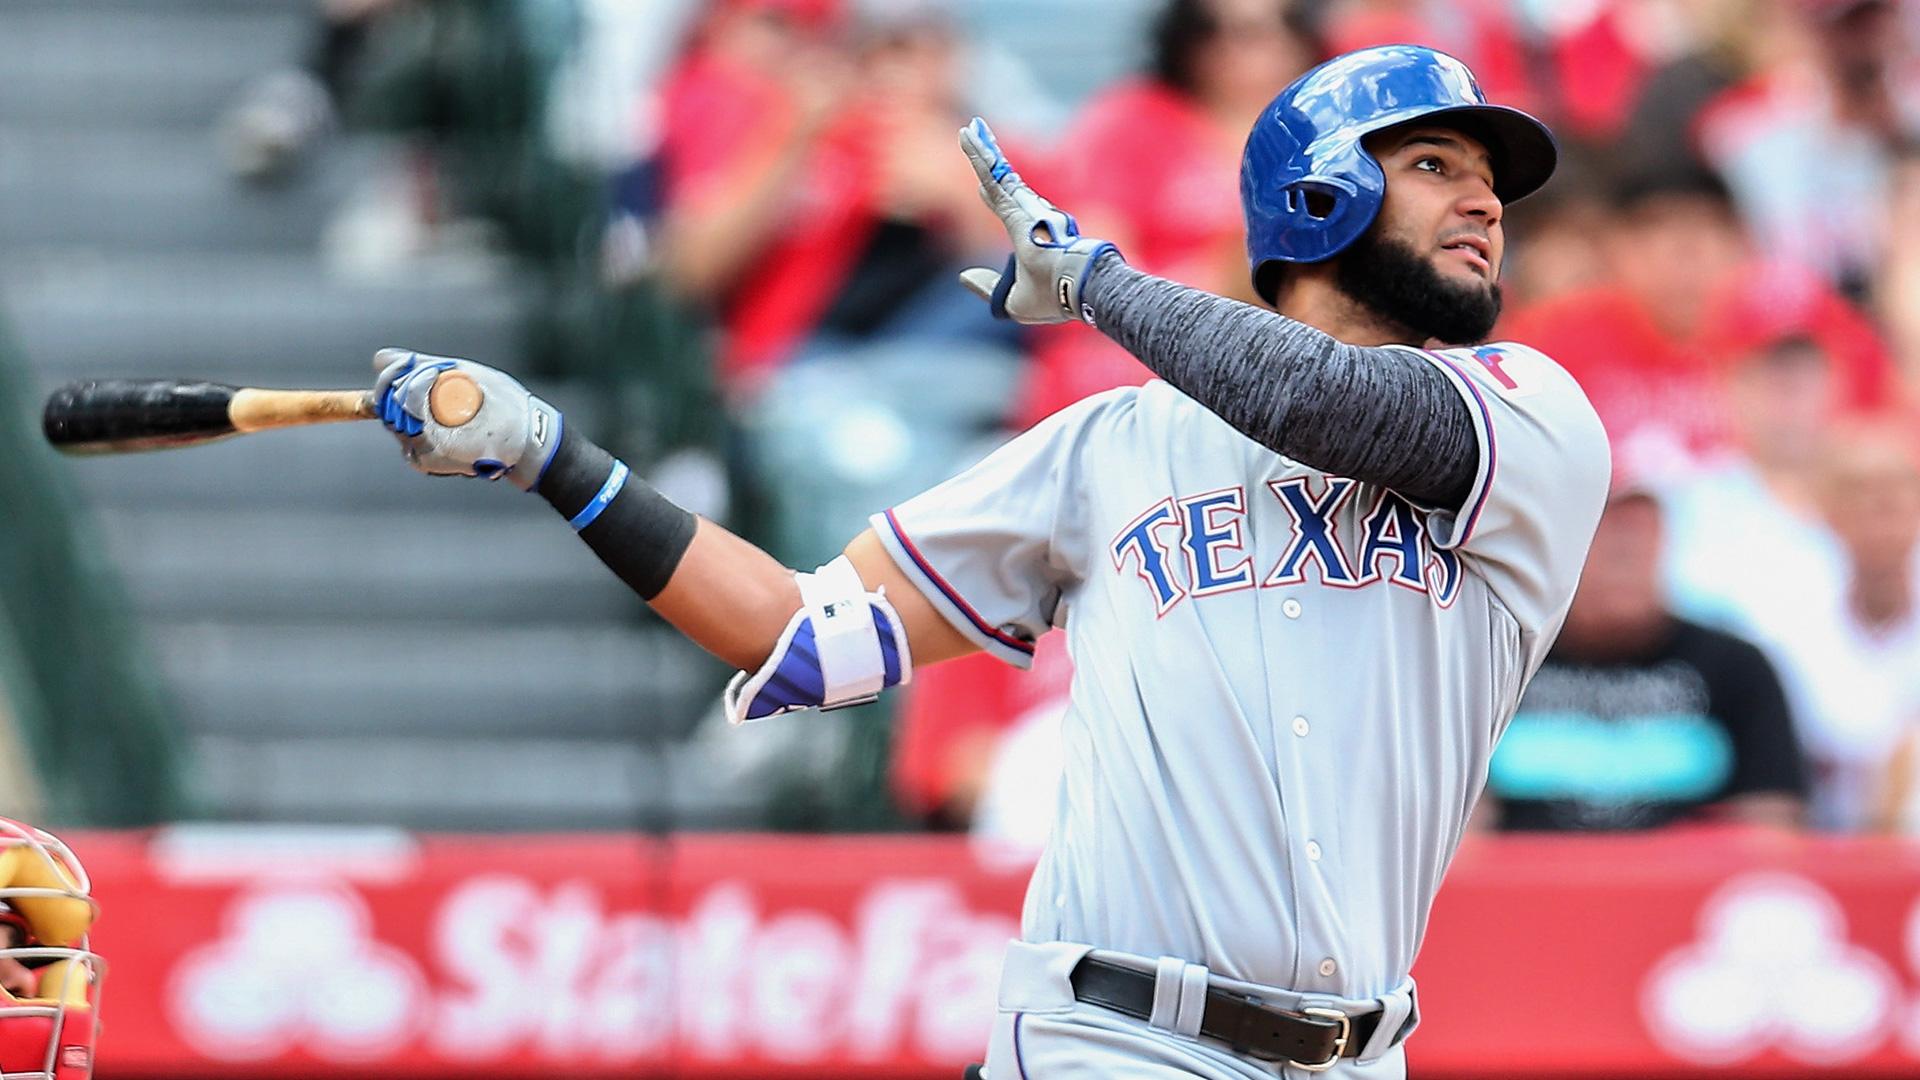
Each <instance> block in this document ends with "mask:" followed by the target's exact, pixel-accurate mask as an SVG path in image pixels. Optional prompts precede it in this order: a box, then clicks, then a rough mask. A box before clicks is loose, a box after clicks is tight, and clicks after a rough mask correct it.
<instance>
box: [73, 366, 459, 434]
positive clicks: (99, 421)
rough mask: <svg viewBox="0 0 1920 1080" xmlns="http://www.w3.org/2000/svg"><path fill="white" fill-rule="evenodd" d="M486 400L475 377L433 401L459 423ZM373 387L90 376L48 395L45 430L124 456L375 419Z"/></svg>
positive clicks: (436, 390) (442, 382) (430, 401)
mask: <svg viewBox="0 0 1920 1080" xmlns="http://www.w3.org/2000/svg"><path fill="white" fill-rule="evenodd" d="M483 400H484V397H483V395H482V394H481V391H480V386H479V384H478V383H475V382H474V381H473V379H472V378H470V377H469V376H466V375H463V374H461V373H460V372H457V371H452V372H445V373H443V374H441V375H440V376H439V377H438V378H436V379H435V380H434V383H433V389H432V390H430V391H428V393H427V405H428V408H429V409H430V410H431V411H432V413H433V419H434V420H435V422H437V423H440V424H443V425H445V426H447V427H459V426H460V425H461V424H464V423H466V422H467V421H469V420H471V419H473V417H474V415H475V414H476V413H478V412H479V411H480V404H481V402H482V401H483ZM377 415H378V414H377V413H376V411H375V408H374V401H373V394H372V393H371V392H370V391H366V390H266V389H261V388H259V387H252V386H227V385H225V384H224V383H213V382H197V381H193V380H188V379H84V380H81V381H78V382H70V383H67V384H66V385H65V386H62V387H60V388H59V389H58V390H55V391H54V392H53V393H52V394H50V395H49V396H48V397H47V407H46V409H45V411H44V412H43V413H42V414H41V430H42V431H44V432H45V433H46V436H47V441H48V442H50V443H52V444H53V445H54V446H55V447H56V448H58V449H59V450H61V451H62V452H64V453H68V454H123V453H128V452H131V451H136V450H165V449H170V448H172V447H177V446H198V445H200V444H201V443H209V442H214V441H216V440H219V439H225V438H230V437H232V436H234V435H245V434H248V433H250V432H255V431H268V430H271V429H273V428H283V427H298V426H300V425H303V424H331V423H336V422H338V421H341V420H371V419H374V418H375V417H376V416H377Z"/></svg>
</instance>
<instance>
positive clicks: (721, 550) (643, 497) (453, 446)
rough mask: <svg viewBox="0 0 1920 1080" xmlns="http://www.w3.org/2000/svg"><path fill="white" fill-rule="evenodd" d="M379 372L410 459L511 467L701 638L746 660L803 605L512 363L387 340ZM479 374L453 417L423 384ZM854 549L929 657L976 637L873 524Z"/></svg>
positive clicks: (789, 573)
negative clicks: (527, 381) (467, 417)
mask: <svg viewBox="0 0 1920 1080" xmlns="http://www.w3.org/2000/svg"><path fill="white" fill-rule="evenodd" d="M375 364H376V366H377V367H379V369H380V376H379V378H378V380H377V381H376V382H375V384H374V393H375V397H376V398H377V400H378V402H379V405H380V411H381V420H382V422H383V423H385V424H386V426H387V427H388V429H389V430H391V431H393V433H394V435H395V436H396V437H397V438H398V439H399V440H400V445H401V448H402V450H403V452H404V453H405V455H406V457H407V460H408V461H409V462H410V463H411V464H412V465H413V466H414V468H416V469H419V470H420V471H421V472H425V473H429V474H432V475H436V476H484V477H489V478H491V479H496V480H497V479H503V478H504V479H506V480H508V481H510V482H511V483H513V484H515V485H516V486H518V487H520V488H521V489H523V490H527V491H533V492H537V493H538V494H539V495H540V496H541V497H542V498H544V499H546V500H547V502H548V503H550V504H552V506H553V507H554V509H555V510H557V511H559V512H560V514H561V516H562V517H564V518H566V519H567V521H568V522H569V523H570V524H571V525H572V526H573V527H574V530H575V531H576V532H578V533H579V535H580V539H581V540H583V541H584V542H585V543H586V544H587V546H588V547H590V548H592V549H593V552H594V554H596V555H598V556H599V557H600V561H601V562H603V563H605V564H606V565H607V567H608V568H609V569H611V570H612V571H613V572H614V573H615V574H617V575H618V576H619V577H620V580H622V581H624V582H625V583H626V584H627V586H628V587H629V588H631V589H633V591H634V592H636V593H638V594H639V595H640V597H641V598H642V599H644V600H646V601H647V603H649V604H651V605H652V606H653V608H654V610H655V611H657V612H659V613H660V615H661V616H662V617H664V618H665V619H666V620H667V621H668V622H670V623H672V624H673V625H674V627H676V628H677V629H679V630H680V632H681V633H684V634H686V635H687V637H688V638H690V639H691V640H693V641H694V642H695V643H696V644H698V645H700V646H701V647H703V648H705V649H706V650H707V651H708V652H711V653H713V654H714V655H715V656H718V657H719V658H720V659H722V660H724V661H726V662H727V663H729V664H731V665H733V666H734V667H736V668H739V669H741V670H742V671H755V670H757V669H760V668H762V667H763V665H765V664H766V663H767V662H768V660H769V657H770V656H771V655H772V654H773V652H774V651H775V649H776V648H777V647H778V646H780V644H781V643H782V639H783V637H788V636H790V635H788V633H787V632H788V630H789V629H790V628H793V627H794V623H795V616H796V613H797V612H800V611H801V610H802V608H803V597H802V595H801V581H802V577H801V576H799V575H796V574H795V573H794V571H793V570H791V569H789V568H787V567H785V566H783V565H781V564H780V562H779V561H778V560H776V559H774V558H773V556H771V555H768V554H767V553H766V552H764V551H762V550H760V549H759V548H758V547H755V546H754V545H752V544H750V543H748V542H747V541H745V540H743V539H741V538H740V537H738V536H735V535H734V534H733V533H730V532H728V531H727V530H726V529H724V528H722V527H720V526H719V525H716V524H714V523H713V522H711V521H707V520H704V519H702V518H698V517H696V516H695V515H693V514H691V513H688V512H687V511H686V510H683V509H681V508H680V507H678V506H675V505H674V504H673V503H672V502H671V501H670V500H668V499H667V498H666V497H665V496H663V495H661V494H660V493H659V492H658V491H655V490H654V489H653V487H652V486H651V485H649V484H647V483H646V481H644V480H642V479H640V478H639V477H637V476H634V475H632V473H631V472H630V471H629V470H628V469H627V467H626V465H625V464H624V463H622V462H620V461H619V460H618V459H616V458H615V457H614V456H613V455H612V454H609V453H608V452H607V451H606V450H604V449H602V448H601V447H599V446H597V445H595V444H594V443H593V441H592V440H590V439H588V438H586V436H584V435H582V434H580V433H578V432H574V431H569V430H567V428H566V423H565V419H564V417H562V416H561V415H560V412H559V411H558V410H557V409H555V408H554V407H553V406H552V405H549V404H548V403H547V402H545V401H543V400H541V399H540V398H538V397H535V396H534V395H533V394H531V393H529V392H528V391H527V389H526V387H524V386H522V385H521V384H520V383H519V382H518V381H517V380H515V379H514V378H513V377H512V376H510V375H507V374H506V373H504V372H501V371H497V370H495V369H493V368H490V367H487V366H485V365H483V364H476V363H474V362H472V361H470V360H456V359H453V358H450V357H440V356H428V355H425V354H421V353H414V352H410V351H408V350H405V349H382V350H381V351H380V353H379V354H378V355H377V356H376V357H375ZM455 370H457V371H459V372H461V373H462V374H464V375H467V376H468V377H470V378H472V379H473V380H474V381H475V382H476V383H477V384H479V386H480V389H481V393H482V395H483V403H482V405H481V408H480V412H479V414H478V415H476V416H475V417H474V418H473V419H472V420H471V421H469V422H468V423H466V424H464V425H462V426H460V427H457V428H450V427H445V426H443V425H440V424H438V423H436V422H435V421H434V419H433V415H432V411H431V410H430V409H428V408H427V395H428V393H429V392H430V391H431V390H432V388H433V383H434V381H435V380H436V379H437V378H438V377H439V376H440V374H441V373H443V372H447V371H455ZM846 557H847V559H848V561H849V562H850V564H851V566H852V568H853V571H854V572H855V573H856V574H857V575H858V579H859V584H861V585H863V586H864V588H865V590H866V591H867V592H870V593H873V594H876V595H880V596H884V597H885V598H886V599H887V600H888V610H889V611H890V612H892V613H894V614H895V615H896V616H897V618H898V622H899V628H900V630H901V633H902V635H903V636H904V638H905V641H906V643H907V646H908V648H909V649H910V660H911V662H912V663H914V664H919V665H925V664H929V663H934V662H936V661H939V660H945V659H951V658H952V657H955V656H959V655H962V654H964V653H968V652H972V651H974V650H975V648H976V646H975V645H973V644H972V643H971V642H970V641H968V640H967V639H966V638H965V637H964V636H962V635H961V634H960V633H959V632H958V631H956V630H955V629H954V628H953V627H952V625H950V624H949V623H948V622H947V621H946V620H945V619H944V618H942V617H941V616H940V614H939V613H938V612H937V611H935V610H934V609H933V607H932V606H931V605H930V604H929V603H928V602H927V601H926V599H925V598H924V597H922V596H921V595H920V593H919V591H918V590H917V589H916V588H915V587H914V586H913V584H912V583H911V582H909V581H908V580H907V579H906V577H905V575H904V574H903V573H902V572H901V571H900V569H899V567H898V566H896V565H895V564H894V562H893V560H892V558H891V557H889V556H888V555H887V553H886V550H885V549H884V548H883V547H882V546H881V544H880V541H879V540H878V539H877V538H876V537H875V536H874V535H873V534H872V532H871V530H869V531H868V532H866V533H863V534H862V535H861V536H859V537H857V538H856V539H855V540H854V542H853V543H852V544H850V545H849V546H848V548H847V552H846Z"/></svg>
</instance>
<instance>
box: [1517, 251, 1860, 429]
mask: <svg viewBox="0 0 1920 1080" xmlns="http://www.w3.org/2000/svg"><path fill="white" fill-rule="evenodd" d="M1709 311H1710V314H1709V315H1708V316H1707V317H1706V318H1705V319H1704V320H1703V321H1702V325H1701V327H1700V329H1699V330H1698V331H1697V332H1696V333H1694V334H1692V335H1688V336H1684V337H1676V336H1674V335H1671V334H1667V333H1664V332H1662V331H1661V329H1660V328H1659V327H1658V326H1657V325H1656V324H1655V323H1654V320H1653V318H1652V317H1651V316H1650V315H1648V313H1647V311H1646V309H1645V308H1644V307H1643V306H1642V305H1641V304H1640V303H1639V302H1638V301H1637V300H1635V299H1634V297H1633V296H1632V295H1631V294H1630V293H1628V292H1627V291H1626V290H1625V289H1622V288H1620V287H1618V286H1599V287H1596V288H1593V289H1586V290H1581V291H1578V292H1574V293H1568V294H1566V295H1563V296H1559V297H1556V298H1554V299H1552V300H1549V301H1546V302H1545V303H1542V304H1539V305H1537V306H1535V307H1533V308H1529V309H1523V310H1521V311H1518V312H1515V313H1514V314H1513V315H1512V316H1511V317H1509V318H1508V319H1507V320H1506V321H1505V322H1504V323H1503V324H1502V325H1501V328H1500V331H1499V333H1498V334H1497V336H1498V337H1500V338H1505V339H1510V340H1513V341H1517V342H1521V343H1522V344H1525V345H1530V346H1532V347H1534V348H1536V349H1539V350H1540V351H1542V352H1544V353H1546V354H1547V355H1548V356H1551V357H1553V358H1554V359H1555V360H1557V361H1559V363H1560V365H1561V366H1562V367H1564V368H1566V370H1567V372H1568V373H1569V374H1571V375H1572V376H1573V377H1574V379H1575V380H1577V381H1578V382H1579V383H1580V386H1581V388H1582V389H1584V390H1585V391H1586V393H1587V397H1588V398H1589V399H1590V400H1591V401H1592V402H1593V407H1594V410H1595V411H1596V412H1598V413H1599V414H1600V419H1601V420H1602V421H1603V422H1604V423H1605V424H1606V426H1607V431H1608V433H1609V434H1610V435H1611V436H1612V438H1613V440H1614V442H1615V445H1616V447H1617V448H1619V449H1620V450H1622V451H1623V452H1632V453H1641V454H1653V453H1660V452H1676V453H1681V454H1684V455H1685V456H1686V457H1690V458H1695V459H1697V458H1699V457H1701V456H1703V455H1705V454H1707V453H1710V452H1712V451H1713V450H1716V449H1718V448H1720V447H1721V445H1722V444H1723V443H1724V442H1725V440H1726V438H1727V435H1728V431H1727V424H1726V416H1725V402H1724V399H1723V393H1722V378H1723V376H1724V374H1725V371H1726V369H1727V367H1728V365H1729V364H1731V363H1733V362H1736V361H1738V360H1740V359H1742V358H1744V357H1745V356H1747V355H1749V354H1750V353H1751V352H1753V351H1754V350H1756V349H1758V348H1762V347H1764V346H1766V345H1768V344H1770V343H1772V342H1775V341H1780V340H1783V339H1785V338H1787V337H1791V336H1804V337H1807V338H1809V339H1810V340H1812V341H1813V342H1814V343H1815V344H1816V345H1818V346H1819V347H1820V348H1821V350H1822V351H1824V352H1825V353H1826V354H1827V355H1828V357H1830V358H1831V359H1832V361H1833V363H1834V366H1835V372H1836V374H1837V375H1838V377H1839V383H1840V387H1841V394H1842V399H1843V404H1844V405H1845V406H1847V407H1849V408H1852V409H1868V408H1873V407H1875V406H1878V405H1881V404H1883V403H1884V402H1885V401H1886V399H1887V395H1888V394H1889V392H1890V389H1891V361H1890V358H1889V356H1888V354H1887V351H1886V347H1885V345H1884V343H1883V342H1882V341H1881V340H1880V337H1879V334H1878V332H1877V331H1876V330H1875V329H1874V327H1873V324H1872V323H1871V322H1870V321H1869V320H1868V319H1867V318H1866V316H1864V315H1863V314H1861V313H1860V312H1859V311H1858V310H1856V309H1855V308H1854V307H1853V306H1852V305H1851V304H1849V303H1847V301H1846V300H1845V299H1843V298H1842V297H1840V296H1839V294H1837V293H1835V292H1834V291H1833V290H1832V289H1830V288H1828V287H1827V286H1826V285H1824V284H1822V283H1820V282H1819V281H1817V280H1815V279H1813V278H1812V277H1811V276H1810V275H1807V274H1805V273H1801V272H1793V271H1784V270H1781V269H1778V268H1775V269H1772V270H1761V269H1758V268H1755V269H1752V270H1749V271H1747V272H1743V273H1741V274H1740V275H1737V279H1736V280H1735V281H1734V282H1733V283H1732V284H1730V285H1729V286H1728V287H1726V288H1724V289H1722V290H1721V291H1720V294H1719V295H1718V296H1717V298H1716V299H1715V300H1714V301H1713V302H1712V303H1711V304H1710V305H1709Z"/></svg>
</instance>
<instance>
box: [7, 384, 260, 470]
mask: <svg viewBox="0 0 1920 1080" xmlns="http://www.w3.org/2000/svg"><path fill="white" fill-rule="evenodd" d="M234 390H235V388H234V387H231V386H226V385H223V384H221V383H211V382H191V381H186V380H182V379H87V380H83V381H80V382H70V383H67V384H66V385H65V386H62V387H60V388H59V389H58V390H55V391H54V392H53V393H52V394H51V395H49V396H48V398H47V407H46V410H45V412H44V413H43V414H42V415H41V429H42V430H43V431H44V432H46V436H47V441H48V442H50V443H52V444H53V445H54V446H56V447H58V448H59V449H60V450H62V451H65V452H66V453H69V454H86V453H106V452H115V453H118V452H123V451H127V450H160V449H164V448H166V447H170V446H180V445H184V444H186V443H194V442H205V441H207V440H208V439H214V438H219V437H220V436H222V435H231V434H233V422H232V421H231V420H230V419H229V418H228V416H227V406H228V404H229V403H230V402H231V401H232V400H233V395H234Z"/></svg>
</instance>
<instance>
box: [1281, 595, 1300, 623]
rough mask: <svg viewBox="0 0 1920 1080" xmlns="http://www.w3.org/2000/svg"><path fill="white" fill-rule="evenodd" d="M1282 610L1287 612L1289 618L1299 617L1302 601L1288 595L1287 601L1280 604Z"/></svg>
mask: <svg viewBox="0 0 1920 1080" xmlns="http://www.w3.org/2000/svg"><path fill="white" fill-rule="evenodd" d="M1280 610H1281V611H1284V612H1286V613H1287V618H1289V619H1297V618H1299V617H1300V601H1298V600H1295V599H1293V598H1292V597H1288V598H1287V599H1286V601H1285V602H1283V603H1282V604H1281V605H1280Z"/></svg>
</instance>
